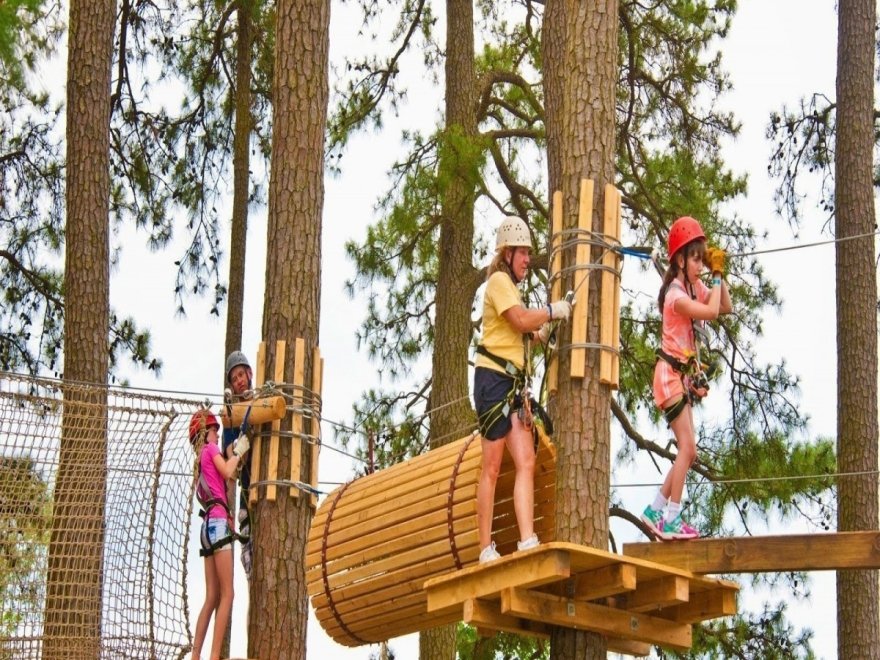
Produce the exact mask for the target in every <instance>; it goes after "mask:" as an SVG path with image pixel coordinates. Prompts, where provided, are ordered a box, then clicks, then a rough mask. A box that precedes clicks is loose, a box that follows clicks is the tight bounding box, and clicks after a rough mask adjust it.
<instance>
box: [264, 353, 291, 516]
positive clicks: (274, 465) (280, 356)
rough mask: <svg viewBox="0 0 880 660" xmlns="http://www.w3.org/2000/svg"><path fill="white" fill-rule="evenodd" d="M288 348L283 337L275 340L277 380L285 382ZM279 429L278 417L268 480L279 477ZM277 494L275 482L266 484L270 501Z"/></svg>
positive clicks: (274, 428)
mask: <svg viewBox="0 0 880 660" xmlns="http://www.w3.org/2000/svg"><path fill="white" fill-rule="evenodd" d="M286 350H287V342H286V341H284V340H283V339H279V340H277V341H276V342H275V382H276V383H283V382H284V358H285V357H286V355H285V352H286ZM279 431H281V420H279V419H276V420H275V421H274V422H272V435H271V436H270V439H269V466H268V468H267V469H266V479H267V480H268V481H275V480H277V479H278V449H279V447H278V443H279V440H280V438H279V435H278V433H279ZM275 495H276V486H275V484H269V485H268V486H266V499H267V500H269V501H275Z"/></svg>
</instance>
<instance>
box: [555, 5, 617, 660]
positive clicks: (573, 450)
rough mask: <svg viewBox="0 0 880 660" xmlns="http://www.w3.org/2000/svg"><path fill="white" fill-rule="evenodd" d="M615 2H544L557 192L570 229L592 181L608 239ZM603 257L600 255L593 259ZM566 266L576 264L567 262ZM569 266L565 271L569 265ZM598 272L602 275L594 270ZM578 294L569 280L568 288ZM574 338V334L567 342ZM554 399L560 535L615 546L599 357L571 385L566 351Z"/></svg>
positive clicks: (595, 642) (582, 637) (597, 648)
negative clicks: (605, 209) (586, 181)
mask: <svg viewBox="0 0 880 660" xmlns="http://www.w3.org/2000/svg"><path fill="white" fill-rule="evenodd" d="M617 30H618V16H617V1H616V0H596V1H595V2H580V1H579V0H547V3H546V9H545V13H544V27H543V34H542V37H541V39H542V53H543V58H544V95H545V104H546V105H545V109H546V125H547V159H548V165H549V183H550V191H551V192H552V191H554V190H561V191H562V195H563V210H564V221H563V227H564V228H565V229H571V228H575V227H577V209H578V198H579V189H580V180H581V179H582V178H591V179H593V180H594V181H595V189H596V196H595V205H594V212H593V218H592V227H593V230H594V231H598V232H601V231H603V228H602V224H601V223H602V213H601V209H602V204H603V201H604V200H603V197H604V194H603V190H604V186H605V184H606V183H613V182H614V120H615V115H614V108H615V106H614V101H615V90H616V83H617ZM598 258H599V255H598V253H597V250H596V249H594V250H593V254H592V257H591V259H592V261H594V262H595V261H597V260H598ZM568 265H571V264H570V263H569V264H568ZM565 266H566V264H563V268H565ZM591 272H593V273H596V272H597V271H591ZM566 287H568V288H570V287H571V281H569V282H568V283H567V284H566ZM600 305H601V300H600V287H599V279H598V278H595V277H591V278H590V280H589V309H587V310H577V309H576V310H575V313H576V314H584V313H585V314H587V319H588V329H587V341H588V342H595V343H598V342H599V327H598V320H599V313H600ZM567 340H570V336H567V337H565V338H564V339H562V340H561V341H567ZM560 356H561V360H560V366H559V374H560V375H559V389H558V393H557V396H556V401H555V411H556V417H557V419H558V420H559V422H558V426H557V428H558V430H557V432H556V437H555V440H556V444H557V471H556V538H557V540H559V541H570V542H574V543H580V544H583V545H587V546H591V547H595V548H602V549H605V548H607V546H608V489H609V485H610V472H611V464H610V448H609V447H610V435H611V431H610V424H611V411H610V405H609V397H610V395H611V393H610V391H609V388H608V386H607V385H600V383H599V354H598V352H597V351H594V350H589V351H587V353H586V362H587V364H586V372H585V373H586V377H585V378H583V380H574V379H571V378H568V377H567V376H566V374H568V373H569V363H570V359H571V352H570V351H564V350H563V351H560ZM550 640H551V642H550V643H551V657H552V658H567V659H568V658H571V659H574V658H577V659H578V660H582V659H584V658H604V657H605V655H606V650H605V640H604V638H603V637H602V636H601V635H595V634H591V633H587V632H583V631H578V630H573V629H566V628H554V629H553V632H552V634H551V638H550Z"/></svg>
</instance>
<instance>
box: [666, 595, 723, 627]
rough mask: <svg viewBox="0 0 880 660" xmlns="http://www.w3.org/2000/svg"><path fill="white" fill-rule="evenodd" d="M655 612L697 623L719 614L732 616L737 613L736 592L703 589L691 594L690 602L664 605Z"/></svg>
mask: <svg viewBox="0 0 880 660" xmlns="http://www.w3.org/2000/svg"><path fill="white" fill-rule="evenodd" d="M653 614H655V615H656V616H658V617H662V618H664V619H672V620H673V621H678V622H680V623H697V622H698V621H706V620H708V619H715V618H717V617H719V616H730V615H732V614H736V592H735V591H732V590H730V589H712V590H709V591H701V592H699V593H696V594H691V599H690V602H688V603H684V604H682V605H675V606H673V607H664V608H662V609H660V610H658V611H657V612H654V613H653Z"/></svg>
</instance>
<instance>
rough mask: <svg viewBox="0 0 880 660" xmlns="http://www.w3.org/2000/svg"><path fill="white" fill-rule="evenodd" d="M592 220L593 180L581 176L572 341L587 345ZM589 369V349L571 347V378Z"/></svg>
mask: <svg viewBox="0 0 880 660" xmlns="http://www.w3.org/2000/svg"><path fill="white" fill-rule="evenodd" d="M592 221H593V180H592V179H581V192H580V199H579V200H578V228H579V229H580V232H579V235H578V239H579V241H578V244H577V250H576V251H575V254H576V257H575V266H576V269H575V271H574V291H575V308H574V310H572V322H571V343H572V344H573V345H576V344H584V343H586V341H587V312H588V307H589V303H590V296H589V294H590V287H589V282H588V278H589V274H590V273H589V271H588V270H587V269H586V268H584V266H586V265H587V264H589V263H590V246H589V245H588V244H587V243H586V242H585V241H584V237H585V236H587V235H588V232H589V231H590V229H591V227H592ZM585 370H586V349H584V348H583V347H581V348H572V349H571V377H572V378H583V377H584V373H585Z"/></svg>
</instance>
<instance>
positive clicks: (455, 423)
mask: <svg viewBox="0 0 880 660" xmlns="http://www.w3.org/2000/svg"><path fill="white" fill-rule="evenodd" d="M476 103H477V102H476V79H475V70H474V7H473V0H447V3H446V131H445V136H444V148H443V149H441V152H440V179H441V181H446V182H447V184H446V187H445V189H443V190H442V191H441V210H440V212H441V224H440V260H439V272H438V275H437V288H436V297H435V303H436V314H435V318H434V331H435V334H434V354H433V356H432V366H433V371H432V373H433V382H432V384H431V400H430V405H429V408H430V410H431V446H432V447H436V446H439V445H443V444H446V443H448V442H451V441H453V440H456V439H458V438H460V437H461V436H462V435H464V432H465V431H464V429H467V428H468V427H469V425H472V424H473V423H474V422H475V421H476V416H475V414H474V411H473V408H471V404H470V401H469V400H468V392H469V391H470V390H469V386H468V363H467V359H466V358H465V356H466V355H467V353H468V346H469V345H470V340H471V335H472V333H473V329H472V323H471V306H472V304H473V298H474V294H475V293H476V290H475V288H474V285H475V283H476V276H475V272H474V266H473V243H474V189H475V182H476V174H477V172H478V170H477V158H476V157H475V152H474V142H475V139H476V136H477V105H476ZM463 289H464V290H463ZM456 628H457V626H456V625H455V624H452V625H448V626H443V627H441V628H436V629H434V630H427V631H425V632H423V633H421V635H420V636H419V657H420V658H421V659H422V660H454V658H455V632H456Z"/></svg>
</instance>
